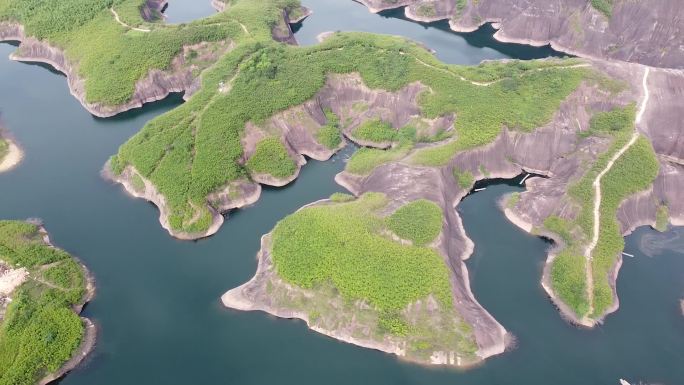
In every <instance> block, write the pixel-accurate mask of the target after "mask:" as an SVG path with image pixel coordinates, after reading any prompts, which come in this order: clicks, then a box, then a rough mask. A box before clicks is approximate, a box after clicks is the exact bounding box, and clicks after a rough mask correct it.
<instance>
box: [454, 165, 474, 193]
mask: <svg viewBox="0 0 684 385" xmlns="http://www.w3.org/2000/svg"><path fill="white" fill-rule="evenodd" d="M453 173H454V178H456V183H457V184H458V187H460V188H462V189H464V190H465V189H469V188H471V187H473V185H474V184H475V176H473V173H472V172H470V171H467V170H466V171H462V170H459V169H458V168H454V171H453Z"/></svg>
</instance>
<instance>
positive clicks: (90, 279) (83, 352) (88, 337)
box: [28, 219, 97, 385]
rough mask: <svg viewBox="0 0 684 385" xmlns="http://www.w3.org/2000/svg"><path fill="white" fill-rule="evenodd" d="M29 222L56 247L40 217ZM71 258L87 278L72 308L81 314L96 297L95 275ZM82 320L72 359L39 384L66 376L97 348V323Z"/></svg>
mask: <svg viewBox="0 0 684 385" xmlns="http://www.w3.org/2000/svg"><path fill="white" fill-rule="evenodd" d="M28 222H30V223H33V224H36V225H37V226H39V233H40V234H42V236H43V241H44V242H45V243H46V244H47V245H48V246H50V247H52V248H56V246H54V245H53V244H52V242H50V237H49V235H48V233H47V230H46V229H45V227H43V225H42V221H41V220H39V219H30V220H28ZM71 258H73V259H75V260H76V262H77V263H78V264H79V266H80V267H81V269H82V271H83V273H84V276H85V280H86V286H85V294H84V295H83V298H82V299H81V301H80V302H79V303H78V304H76V305H74V306H73V308H72V310H73V311H74V313H76V314H77V315H80V314H81V312H82V310H83V308H84V307H85V306H86V305H87V304H88V303H89V302H90V301H92V300H93V299H94V298H95V290H96V289H95V287H96V285H95V277H94V276H93V274H92V273H91V272H90V270H88V268H87V267H86V266H85V264H83V262H81V261H80V260H79V259H78V258H76V257H74V256H71ZM80 318H81V321H82V322H83V325H84V330H85V332H84V335H83V338H82V340H81V344H80V345H79V347H78V348H77V349H76V350H75V351H74V353H73V354H72V357H71V359H69V360H68V361H67V362H65V363H64V364H63V365H62V366H61V367H60V368H59V369H57V371H55V372H53V373H48V374H47V375H46V376H45V377H43V378H42V379H40V381H39V382H38V384H39V385H46V384H49V383H52V382H54V381H57V380H59V379H61V378H62V377H64V376H65V375H66V374H68V373H69V372H70V371H72V370H74V369H75V368H76V367H78V366H79V365H80V364H82V363H83V362H84V360H85V359H86V358H87V357H88V355H89V354H90V353H91V352H92V351H93V349H94V348H95V343H96V341H97V326H96V325H95V323H93V322H92V320H90V319H89V318H86V317H82V316H81V317H80Z"/></svg>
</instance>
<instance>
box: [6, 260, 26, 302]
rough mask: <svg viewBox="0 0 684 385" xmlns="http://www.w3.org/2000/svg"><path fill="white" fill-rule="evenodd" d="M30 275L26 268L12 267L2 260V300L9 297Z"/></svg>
mask: <svg viewBox="0 0 684 385" xmlns="http://www.w3.org/2000/svg"><path fill="white" fill-rule="evenodd" d="M27 276H28V271H27V270H26V269H24V268H19V269H12V268H10V267H9V266H7V265H5V264H4V263H3V262H2V261H0V301H2V299H3V298H8V297H10V295H11V294H12V292H13V291H14V289H16V288H17V287H19V286H20V285H21V284H22V283H24V281H26V277H27Z"/></svg>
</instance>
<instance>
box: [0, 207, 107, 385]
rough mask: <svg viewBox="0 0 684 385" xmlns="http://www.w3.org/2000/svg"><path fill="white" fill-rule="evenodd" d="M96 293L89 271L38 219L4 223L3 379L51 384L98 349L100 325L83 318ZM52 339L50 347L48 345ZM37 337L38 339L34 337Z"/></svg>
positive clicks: (0, 251) (0, 278)
mask: <svg viewBox="0 0 684 385" xmlns="http://www.w3.org/2000/svg"><path fill="white" fill-rule="evenodd" d="M94 293H95V285H94V280H93V278H92V276H91V275H90V273H89V272H88V270H87V269H86V267H85V266H84V265H83V264H82V263H80V262H79V261H78V260H77V259H75V258H73V257H72V256H70V255H69V254H67V253H66V252H64V251H63V250H61V249H58V248H56V247H54V246H53V245H52V244H51V243H50V239H49V237H48V234H47V232H46V231H45V229H44V228H43V227H42V225H41V224H40V222H39V221H36V220H30V221H27V222H21V221H0V323H1V324H2V325H6V324H7V323H9V322H11V323H12V328H10V329H6V328H3V330H4V332H3V333H2V336H0V349H2V350H5V349H10V350H11V351H12V352H14V354H12V355H7V354H5V355H3V357H4V358H3V362H2V366H1V368H2V369H0V379H2V381H3V382H7V383H13V384H34V383H38V384H41V385H43V384H47V383H50V382H53V381H55V380H57V379H59V378H61V377H62V376H64V375H65V374H66V373H68V372H69V371H71V370H72V369H74V368H75V367H76V366H78V364H79V363H80V362H82V361H83V359H84V358H85V357H86V356H87V355H88V353H90V351H91V350H92V349H93V347H94V345H95V334H96V328H95V325H94V324H93V323H92V322H91V321H90V320H89V319H87V318H84V317H79V314H80V312H81V310H82V309H83V306H85V304H86V303H88V302H89V301H90V300H92V298H93V296H94ZM48 335H49V336H51V339H50V340H51V341H52V342H50V343H46V342H45V341H46V338H47V337H42V338H40V336H48ZM34 336H35V337H37V338H34Z"/></svg>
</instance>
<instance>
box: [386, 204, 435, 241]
mask: <svg viewBox="0 0 684 385" xmlns="http://www.w3.org/2000/svg"><path fill="white" fill-rule="evenodd" d="M443 219H444V216H443V215H442V209H441V208H440V207H439V206H437V204H435V203H433V202H430V201H428V200H425V199H419V200H417V201H413V202H411V203H408V204H406V205H404V206H402V207H400V208H399V209H398V210H397V211H395V212H394V213H393V214H392V215H390V216H389V217H388V218H387V227H389V229H390V230H392V231H393V232H394V233H395V234H397V235H398V236H399V238H402V239H408V240H410V241H411V242H413V244H414V245H418V246H422V245H426V244H428V243H430V242H432V241H433V240H435V238H437V236H438V235H439V233H440V232H441V231H442V220H443Z"/></svg>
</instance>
